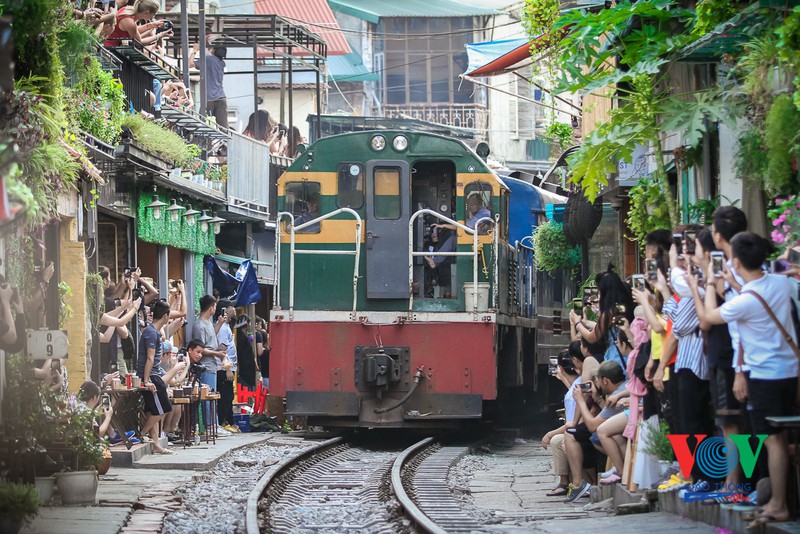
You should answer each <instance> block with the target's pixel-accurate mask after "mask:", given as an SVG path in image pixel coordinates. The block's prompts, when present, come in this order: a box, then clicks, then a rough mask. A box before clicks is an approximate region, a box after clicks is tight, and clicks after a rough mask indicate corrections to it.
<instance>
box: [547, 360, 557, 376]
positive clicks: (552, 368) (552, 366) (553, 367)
mask: <svg viewBox="0 0 800 534" xmlns="http://www.w3.org/2000/svg"><path fill="white" fill-rule="evenodd" d="M557 372H558V358H557V357H556V356H551V357H550V362H549V364H548V366H547V374H549V375H550V376H556V373H557Z"/></svg>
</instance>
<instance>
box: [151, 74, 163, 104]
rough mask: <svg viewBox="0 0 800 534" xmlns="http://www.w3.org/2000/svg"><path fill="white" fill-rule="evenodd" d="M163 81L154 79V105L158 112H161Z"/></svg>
mask: <svg viewBox="0 0 800 534" xmlns="http://www.w3.org/2000/svg"><path fill="white" fill-rule="evenodd" d="M162 87H163V86H162V85H161V80H159V79H158V78H153V97H155V103H154V104H153V109H154V110H156V111H161V89H162Z"/></svg>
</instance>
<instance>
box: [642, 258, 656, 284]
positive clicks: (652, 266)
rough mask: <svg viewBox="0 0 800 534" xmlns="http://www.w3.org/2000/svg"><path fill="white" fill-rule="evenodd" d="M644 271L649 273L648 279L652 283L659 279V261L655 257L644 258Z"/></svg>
mask: <svg viewBox="0 0 800 534" xmlns="http://www.w3.org/2000/svg"><path fill="white" fill-rule="evenodd" d="M644 272H645V273H647V280H648V281H650V283H655V282H657V281H658V262H656V260H654V259H648V260H644Z"/></svg>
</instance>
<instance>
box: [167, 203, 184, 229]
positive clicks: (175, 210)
mask: <svg viewBox="0 0 800 534" xmlns="http://www.w3.org/2000/svg"><path fill="white" fill-rule="evenodd" d="M182 211H186V208H184V207H183V206H181V205H180V204H178V203H177V202H175V197H172V204H170V205H169V207H167V213H169V220H170V222H174V223H176V222H178V220H179V217H180V215H181V212H182Z"/></svg>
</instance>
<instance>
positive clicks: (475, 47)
mask: <svg viewBox="0 0 800 534" xmlns="http://www.w3.org/2000/svg"><path fill="white" fill-rule="evenodd" d="M531 44H532V43H531V41H530V39H528V38H527V37H521V38H519V39H503V40H500V41H484V42H482V43H470V44H468V45H467V59H468V66H467V71H466V72H465V73H464V74H466V75H467V76H490V75H492V74H499V73H500V72H505V71H506V70H508V68H509V67H511V66H512V65H515V64H517V63H519V62H521V61H524V60H526V59H528V60H530V58H531Z"/></svg>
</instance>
